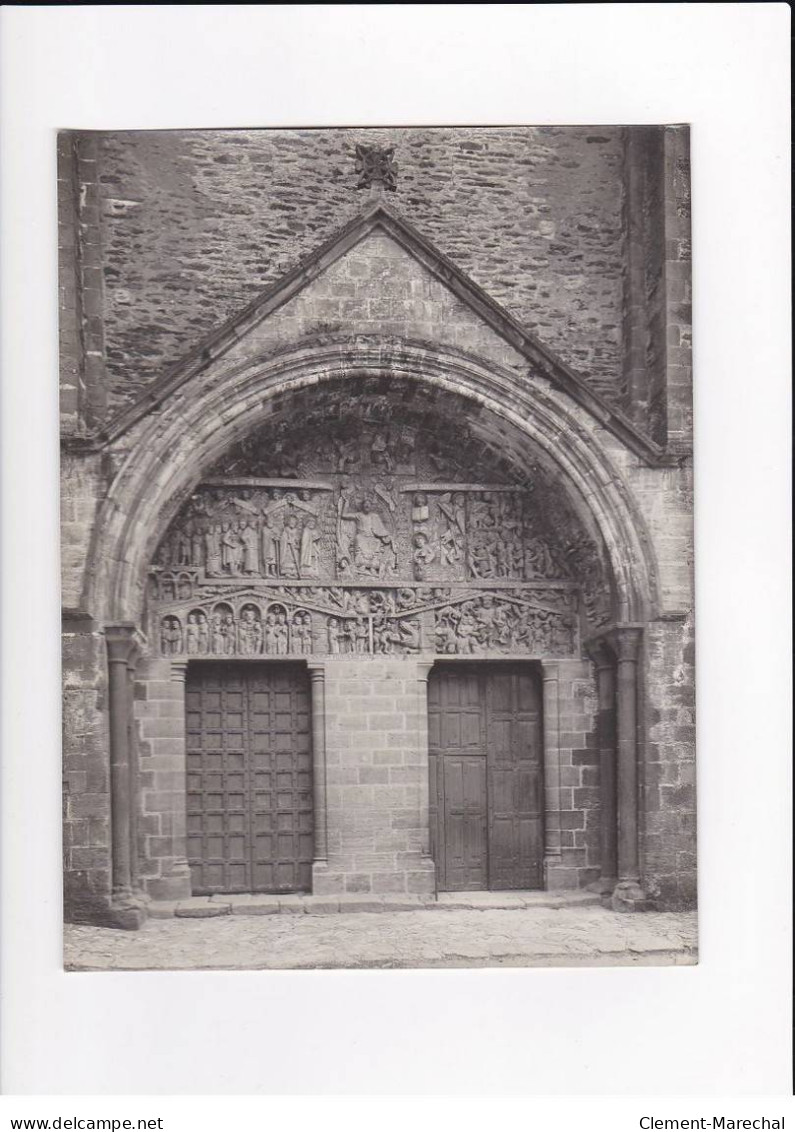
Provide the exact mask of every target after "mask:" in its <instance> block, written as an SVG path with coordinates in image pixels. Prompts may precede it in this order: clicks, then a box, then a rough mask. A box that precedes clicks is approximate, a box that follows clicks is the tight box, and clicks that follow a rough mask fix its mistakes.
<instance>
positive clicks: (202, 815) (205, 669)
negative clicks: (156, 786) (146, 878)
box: [185, 662, 314, 894]
mask: <svg viewBox="0 0 795 1132" xmlns="http://www.w3.org/2000/svg"><path fill="white" fill-rule="evenodd" d="M185 706H186V724H187V731H186V740H187V742H186V754H187V845H188V863H189V865H190V870H191V883H192V887H193V892H194V893H197V894H202V893H214V892H301V891H308V890H309V889H311V886H312V873H311V870H312V857H313V850H314V845H313V803H312V727H311V704H310V689H309V677H308V673H307V671H306V669H305V668H304V667H303V666H302V665H300V664H289V663H286V662H285V663H281V664H265V663H243V664H232V663H229V664H227V663H224V664H212V663H207V662H192V663H191V664H190V665H189V666H188V673H187V683H186V689H185Z"/></svg>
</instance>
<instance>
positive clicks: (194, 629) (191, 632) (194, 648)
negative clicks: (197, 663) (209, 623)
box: [185, 613, 199, 656]
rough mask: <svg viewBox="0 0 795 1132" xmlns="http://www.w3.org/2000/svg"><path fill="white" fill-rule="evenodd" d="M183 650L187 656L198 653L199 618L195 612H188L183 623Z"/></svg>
mask: <svg viewBox="0 0 795 1132" xmlns="http://www.w3.org/2000/svg"><path fill="white" fill-rule="evenodd" d="M185 652H186V653H187V654H188V656H198V655H199V619H198V615H197V614H195V613H189V614H188V621H187V624H186V625H185Z"/></svg>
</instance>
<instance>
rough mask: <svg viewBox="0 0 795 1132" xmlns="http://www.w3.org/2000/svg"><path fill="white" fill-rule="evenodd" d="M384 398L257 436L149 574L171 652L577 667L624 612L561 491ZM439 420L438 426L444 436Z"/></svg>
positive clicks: (200, 490) (466, 435)
mask: <svg viewBox="0 0 795 1132" xmlns="http://www.w3.org/2000/svg"><path fill="white" fill-rule="evenodd" d="M396 416H397V414H396V412H395V402H394V400H393V399H392V398H390V397H389V396H382V395H380V394H379V395H372V396H370V397H369V398H361V399H360V400H359V402H357V403H353V402H351V403H349V404H347V405H343V407H342V410H338V411H337V412H336V414H334V415H331V414H329V413H328V412H327V411H325V410H324V409H323V408H319V409H318V410H317V411H313V410H310V411H308V412H307V413H306V414H302V417H301V421H300V422H299V423H298V424H293V425H292V426H285V425H284V424H274V425H271V426H270V428H269V429H268V430H265V431H262V432H261V433H259V434H254V435H252V436H250V437H248V438H247V439H246V440H244V441H242V442H241V443H240V444H239V445H238V446H237V447H236V448H235V449H234V450H233V451H231V452H229V453H228V454H227V456H226V457H225V458H224V460H223V461H222V462H221V463H219V464H218V465H216V467H214V468H213V469H212V470H211V471H210V472H209V473H208V475H207V477H206V478H205V480H204V481H203V482H202V483H201V484H200V485H198V486H197V488H196V489H195V491H194V493H193V495H192V496H191V498H190V499H189V500H188V502H187V503H186V504H185V506H184V507H183V508H182V511H181V512H180V514H179V515H178V516H177V518H176V520H175V521H174V522H173V523H172V525H171V527H170V528H169V530H168V531H167V532H166V534H165V536H164V538H163V539H162V540H161V543H160V546H159V548H158V550H157V553H156V556H155V560H154V562H153V564H152V569H151V573H150V599H151V609H152V616H153V618H154V619H155V621H156V625H153V626H152V628H153V630H155V637H156V639H157V640H158V641H159V643H160V650H161V652H162V653H163V654H164V655H166V656H178V655H179V656H185V655H186V656H196V657H199V656H214V657H219V656H233V655H234V656H265V655H267V656H303V655H310V654H317V653H329V654H333V655H362V654H368V655H376V654H401V653H410V652H418V651H424V652H428V651H430V652H434V653H438V654H441V655H449V654H452V653H458V654H465V655H471V654H481V653H483V654H498V655H508V654H510V655H513V654H516V655H534V656H535V655H538V656H542V655H571V653H572V652H574V651H576V649H577V647H578V640H579V631H578V623H579V618H580V615H581V614H582V613H584V614H585V616H586V618H587V621H588V623H589V629H592V628H594V627H597V626H599V625H601V624H604V623H605V622H606V621H607V620H608V618H609V613H610V590H609V586H608V585H607V582H606V573H605V569H604V565H603V561H602V557H601V555H600V552H599V549H598V546H597V544H596V542H595V541H594V539H593V538H592V537H591V536H590V535H589V534H588V532H587V531H586V530H585V528H584V527H583V526H582V525H581V523H580V522H579V520H578V518H577V516H576V514H575V512H574V509H573V507H572V505H571V503H570V502H569V500H568V498H567V497H566V495H565V493H564V492H563V491H562V489H561V488H560V486H559V485H558V484H557V483H556V482H555V481H554V480H553V479H552V478H551V476H550V475H549V473H548V472H547V471H546V470H545V469H544V468H542V467H541V466H539V465H536V466H535V467H533V468H532V469H530V472H529V473H528V470H527V468H525V469H523V472H522V474H521V476H520V475H518V474H517V473H516V471H514V470H513V469H512V468H511V467H510V465H507V464H506V462H505V460H504V459H502V458H500V457H498V456H497V454H495V453H493V452H492V451H490V450H489V449H488V448H487V447H486V446H485V445H484V444H483V442H482V441H480V440H478V439H477V438H476V437H475V436H474V435H473V434H471V433H470V432H469V431H468V429H467V428H466V427H463V428H461V429H460V430H459V431H458V432H457V433H456V434H455V435H452V434H451V432H450V430H449V429H446V428H445V422H444V421H435V420H434V418H432V417H429V415H428V414H427V413H419V412H418V413H417V414H416V419H413V418H412V412H411V411H410V410H407V409H406V408H405V406H401V413H400V419H399V420H395V417H396ZM429 421H430V423H429Z"/></svg>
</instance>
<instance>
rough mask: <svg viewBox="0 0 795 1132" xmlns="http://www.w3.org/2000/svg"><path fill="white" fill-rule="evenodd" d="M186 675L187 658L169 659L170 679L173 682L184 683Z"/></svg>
mask: <svg viewBox="0 0 795 1132" xmlns="http://www.w3.org/2000/svg"><path fill="white" fill-rule="evenodd" d="M187 677H188V662H187V660H172V661H171V679H172V681H173V683H175V684H184V683H185V681H186V679H187Z"/></svg>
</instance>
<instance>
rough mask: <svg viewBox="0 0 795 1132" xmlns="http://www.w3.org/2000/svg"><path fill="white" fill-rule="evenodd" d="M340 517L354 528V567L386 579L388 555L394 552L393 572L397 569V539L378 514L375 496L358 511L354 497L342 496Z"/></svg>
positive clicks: (392, 556) (351, 546) (363, 503)
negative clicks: (352, 503)
mask: <svg viewBox="0 0 795 1132" xmlns="http://www.w3.org/2000/svg"><path fill="white" fill-rule="evenodd" d="M339 517H340V519H342V520H345V521H346V522H349V523H351V524H353V526H354V531H355V534H354V535H353V538H352V539H351V544H350V549H351V553H352V560H353V565H354V566H355V567H356V569H357V570H358V571H360V572H361V573H363V574H368V575H370V576H372V577H381V576H383V574H384V572H385V570H386V568H387V560H386V557H385V556H386V553H387V551H391V559H392V561H391V565H392V567H393V569H397V552H396V550H395V543H394V539H393V538H392V535H391V534H390V533H389V531H388V530H387V528H386V526H385V525H384V521H383V519H382V518H381V516H380V515H379V514H378V512H377V511H376V509H375V501H374V499H373V497H372V495H370V494H366V495H365V496H364V497H363V499H362V504H361V507H360V508H359V509H357V510H354V509H353V507H352V505H351V501H350V497H346V496H345V495H342V496H341V497H340V500H339Z"/></svg>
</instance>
